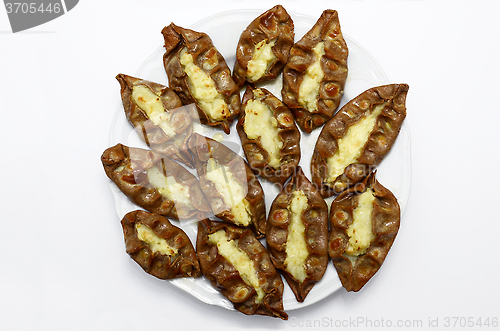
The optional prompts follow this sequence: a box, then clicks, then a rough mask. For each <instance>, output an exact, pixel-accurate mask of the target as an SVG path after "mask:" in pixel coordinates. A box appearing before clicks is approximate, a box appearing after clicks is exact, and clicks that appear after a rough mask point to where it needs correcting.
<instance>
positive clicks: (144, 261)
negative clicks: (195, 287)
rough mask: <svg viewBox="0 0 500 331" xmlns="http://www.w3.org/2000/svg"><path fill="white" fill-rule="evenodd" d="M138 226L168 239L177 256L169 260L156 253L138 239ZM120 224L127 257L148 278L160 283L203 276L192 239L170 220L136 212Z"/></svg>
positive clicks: (124, 218)
mask: <svg viewBox="0 0 500 331" xmlns="http://www.w3.org/2000/svg"><path fill="white" fill-rule="evenodd" d="M137 223H141V224H142V225H145V226H147V227H148V228H150V229H151V230H153V232H154V233H155V234H156V235H157V236H158V237H160V238H163V239H165V240H166V241H167V244H168V245H169V246H170V247H174V248H176V249H177V254H176V255H172V256H168V255H165V254H161V253H159V252H156V253H153V251H152V250H151V248H150V246H149V245H148V244H147V243H146V242H143V241H141V240H140V239H139V238H138V235H137V229H136V228H135V225H136V224H137ZM121 224H122V228H123V235H124V239H125V247H126V251H127V254H129V255H130V257H131V258H132V259H133V260H134V261H135V262H137V264H139V265H140V266H141V268H142V269H143V270H144V271H145V272H147V273H148V274H151V275H153V276H155V277H157V278H160V279H173V278H181V277H195V278H196V277H200V276H201V269H200V265H199V262H198V256H197V255H196V252H195V249H194V247H193V244H192V243H191V241H190V240H189V237H188V236H187V235H186V233H185V232H184V231H183V230H182V229H180V228H179V227H176V226H175V225H172V223H170V221H169V220H168V219H167V218H165V217H163V216H160V215H157V214H152V213H149V212H146V211H143V210H135V211H132V212H129V213H127V214H126V215H125V216H124V217H123V219H122V221H121Z"/></svg>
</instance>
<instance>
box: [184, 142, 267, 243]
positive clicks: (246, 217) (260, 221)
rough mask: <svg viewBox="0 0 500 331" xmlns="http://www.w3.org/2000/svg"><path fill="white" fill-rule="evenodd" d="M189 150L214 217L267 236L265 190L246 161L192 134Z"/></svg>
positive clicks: (220, 144) (260, 235)
mask: <svg viewBox="0 0 500 331" xmlns="http://www.w3.org/2000/svg"><path fill="white" fill-rule="evenodd" d="M188 148H189V150H190V151H191V153H192V155H193V157H194V160H195V162H196V171H197V173H198V178H199V180H200V187H201V190H202V191H203V193H204V194H205V196H206V197H207V200H208V202H209V204H210V206H211V207H212V211H213V213H214V215H215V216H217V217H218V218H220V219H221V220H223V221H226V222H230V223H233V224H236V225H239V226H248V227H250V228H251V229H252V230H253V231H254V233H255V234H256V236H257V237H258V238H262V237H263V236H264V235H265V233H266V203H265V199H264V190H263V189H262V186H261V185H260V182H259V180H258V179H257V177H256V176H255V175H254V173H253V172H252V170H251V169H250V167H249V166H248V164H247V163H246V162H245V160H244V159H243V158H242V157H241V156H239V155H237V154H236V153H234V152H233V151H232V150H231V149H229V148H228V147H226V146H225V145H224V144H222V143H220V142H217V141H215V140H213V139H210V138H208V137H204V136H202V135H199V134H197V133H193V135H192V136H191V138H189V140H188Z"/></svg>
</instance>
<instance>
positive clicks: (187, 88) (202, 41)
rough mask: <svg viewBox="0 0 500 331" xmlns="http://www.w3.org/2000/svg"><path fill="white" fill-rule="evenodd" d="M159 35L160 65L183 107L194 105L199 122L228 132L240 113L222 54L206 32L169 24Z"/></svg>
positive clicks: (231, 80)
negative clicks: (161, 47)
mask: <svg viewBox="0 0 500 331" xmlns="http://www.w3.org/2000/svg"><path fill="white" fill-rule="evenodd" d="M162 34H163V38H164V40H165V54H164V55H163V64H164V66H165V71H166V73H167V76H168V81H169V86H170V88H172V89H173V90H174V91H175V92H176V93H177V94H178V95H179V97H180V98H181V100H182V102H183V103H184V104H185V105H187V104H191V103H195V104H196V107H197V109H198V116H199V120H200V122H201V123H203V124H206V125H209V126H218V127H221V128H222V129H223V130H224V132H225V133H229V131H230V128H229V126H230V125H231V123H232V122H233V119H234V118H236V117H237V116H238V114H239V112H240V94H239V88H238V86H237V85H236V83H235V82H234V80H233V78H232V76H231V70H230V69H229V68H228V66H227V64H226V61H225V59H224V57H223V56H222V54H220V53H219V51H217V49H216V48H215V46H214V45H213V43H212V40H211V39H210V37H209V36H208V35H207V34H206V33H203V32H197V31H193V30H189V29H184V28H182V27H179V26H177V25H175V24H174V23H172V24H170V25H169V26H167V27H165V28H164V29H163V30H162Z"/></svg>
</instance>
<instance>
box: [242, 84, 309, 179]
mask: <svg viewBox="0 0 500 331" xmlns="http://www.w3.org/2000/svg"><path fill="white" fill-rule="evenodd" d="M236 129H237V131H238V135H239V136H240V140H241V146H242V147H243V151H244V152H245V156H246V158H247V160H248V163H249V165H250V168H252V170H253V171H254V173H256V174H257V175H259V176H261V177H263V178H265V179H267V180H269V181H271V182H274V183H276V184H278V185H279V186H280V188H281V186H283V184H284V182H285V181H286V179H287V178H288V177H289V176H290V175H291V174H292V173H293V172H294V170H295V168H296V167H297V166H298V164H299V161H300V131H299V129H298V128H297V125H296V124H295V121H294V120H293V115H292V113H291V112H290V110H289V109H288V107H287V106H286V105H285V104H283V103H282V102H281V101H280V100H279V99H278V98H276V97H275V96H274V95H273V94H271V92H269V91H268V90H266V89H264V88H256V87H254V86H253V85H252V84H248V85H247V89H246V91H245V94H244V95H243V102H242V107H241V113H240V118H239V120H238V124H237V125H236Z"/></svg>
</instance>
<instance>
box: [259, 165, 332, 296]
mask: <svg viewBox="0 0 500 331" xmlns="http://www.w3.org/2000/svg"><path fill="white" fill-rule="evenodd" d="M266 241H267V247H268V250H269V254H270V255H271V260H272V261H273V264H274V266H275V267H276V268H278V269H280V270H281V271H282V272H283V275H284V277H285V279H286V281H287V283H288V285H290V288H291V289H292V291H293V293H294V294H295V298H296V299H297V301H299V302H303V301H304V299H305V298H306V296H307V294H308V293H309V291H311V289H312V288H313V286H314V285H315V284H316V283H317V282H318V281H319V280H320V279H321V278H322V277H323V275H324V273H325V271H326V268H327V266H328V261H329V260H328V206H327V204H326V202H325V200H323V198H322V197H321V195H320V194H319V192H318V191H317V190H316V188H315V187H314V186H313V185H312V184H311V182H310V181H309V180H308V179H307V177H306V176H305V175H304V173H303V172H302V169H301V168H300V167H299V168H298V169H297V171H296V173H295V174H294V175H292V177H291V178H290V181H289V182H288V183H287V184H286V185H285V186H284V187H283V190H282V191H281V193H279V194H278V195H277V196H276V198H275V200H274V202H273V204H272V205H271V211H270V212H269V219H268V221H267V233H266Z"/></svg>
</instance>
